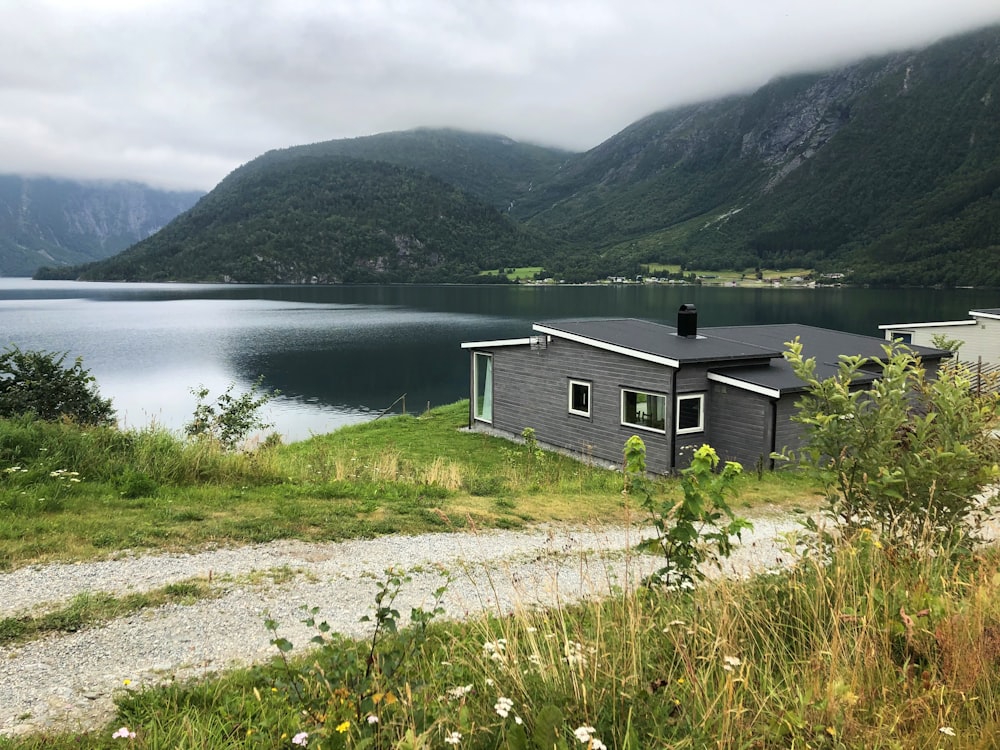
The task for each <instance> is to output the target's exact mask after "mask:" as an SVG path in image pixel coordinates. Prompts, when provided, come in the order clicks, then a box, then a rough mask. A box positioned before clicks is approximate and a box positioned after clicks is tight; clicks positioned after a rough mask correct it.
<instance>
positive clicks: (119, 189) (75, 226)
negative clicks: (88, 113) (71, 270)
mask: <svg viewBox="0 0 1000 750" xmlns="http://www.w3.org/2000/svg"><path fill="white" fill-rule="evenodd" d="M201 195H202V194H201V193H195V192H168V191H163V190H154V189H153V188H149V187H146V186H145V185H140V184H137V183H134V182H108V183H103V182H74V181H70V180H57V179H51V178H45V177H39V178H29V177H20V176H16V175H0V276H30V275H31V274H33V273H34V272H35V270H36V269H37V268H38V267H39V266H44V265H49V266H68V265H73V264H79V263H84V262H87V261H92V260H97V259H100V258H107V257H109V256H111V255H114V254H115V253H119V252H121V251H122V250H124V249H125V248H127V247H128V246H129V245H132V244H133V243H135V242H137V241H138V240H141V239H144V238H146V237H148V236H149V235H151V234H152V233H153V232H155V231H156V230H157V229H159V228H160V227H162V226H164V225H165V224H167V223H168V222H169V221H170V220H171V219H173V218H174V217H175V216H177V215H178V214H180V213H182V212H183V211H186V210H187V209H189V208H190V207H191V206H193V205H194V203H195V201H197V200H198V198H199V197H201Z"/></svg>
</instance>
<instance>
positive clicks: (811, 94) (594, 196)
mask: <svg viewBox="0 0 1000 750" xmlns="http://www.w3.org/2000/svg"><path fill="white" fill-rule="evenodd" d="M998 123H1000V27H994V28H989V29H985V30H982V31H979V32H976V33H974V34H967V35H965V36H963V37H959V38H955V39H949V40H945V41H943V42H941V43H939V44H936V45H934V46H932V47H929V48H927V49H925V50H919V51H912V52H905V53H897V54H893V55H888V56H884V57H880V58H876V59H870V60H865V61H862V62H859V63H856V64H854V65H850V66H847V67H844V68H841V69H838V70H835V71H829V72H814V73H808V74H802V75H797V76H791V77H787V78H782V79H779V80H776V81H773V82H771V83H769V84H767V85H766V86H763V87H761V88H760V89H759V90H757V91H755V92H753V93H751V94H747V95H739V96H730V97H726V98H724V99H720V100H717V101H711V102H704V103H700V104H692V105H689V106H684V107H679V108H676V109H672V110H669V111H665V112H660V113H656V114H653V115H650V116H648V117H646V118H644V119H642V120H640V121H638V122H636V123H634V124H633V125H631V126H629V127H628V128H626V129H625V130H623V131H622V132H621V133H618V134H617V135H615V136H613V137H611V138H609V139H608V140H607V141H605V142H604V143H602V144H600V145H598V146H597V147H595V148H594V149H592V150H590V151H588V152H586V153H583V154H570V153H567V152H563V151H558V150H555V149H547V148H542V147H538V146H530V145H524V144H518V143H516V142H514V141H511V140H510V139H507V138H503V137H501V136H493V135H478V134H471V133H462V132H459V131H455V130H416V131H410V132H406V133H386V134H382V135H378V136H370V137H367V138H356V139H349V140H340V141H330V142H327V143H317V144H311V145H308V146H298V147H294V148H288V149H282V150H276V151H270V152H268V153H266V154H264V155H262V156H261V157H258V158H257V159H255V160H253V161H251V162H250V163H248V164H246V165H244V166H243V167H241V168H240V169H238V170H236V171H235V172H234V173H233V174H232V175H230V176H229V177H228V178H227V179H226V180H224V181H223V182H222V183H220V185H219V186H218V187H217V188H216V189H215V190H214V191H213V192H212V193H211V194H210V195H209V196H208V197H207V198H206V199H204V200H203V201H202V202H201V203H200V204H199V205H198V206H197V207H196V208H195V209H193V210H192V211H191V212H189V213H188V214H186V215H184V216H182V217H180V218H179V219H178V220H177V221H176V222H174V224H172V225H171V226H170V227H168V228H167V229H165V230H164V231H162V232H160V233H159V234H158V235H156V236H155V237H153V238H150V239H149V240H147V241H144V242H143V243H140V244H139V245H137V246H136V247H135V248H133V249H131V250H130V251H129V252H128V253H127V254H125V255H123V256H122V257H121V258H117V259H115V260H114V261H112V262H107V263H98V264H92V265H91V266H89V267H87V268H86V269H80V268H75V269H70V270H69V271H65V272H62V273H65V274H67V275H69V276H76V275H81V274H82V276H83V277H84V278H95V279H97V278H134V279H167V278H169V279H199V280H223V279H229V280H236V281H251V280H254V281H260V280H272V281H274V280H281V281H297V282H310V281H311V282H320V283H324V282H331V283H332V282H340V281H449V280H456V279H465V278H470V277H471V276H472V275H473V274H475V273H476V272H477V271H482V270H488V269H495V268H498V267H501V266H510V265H520V264H522V263H523V264H529V265H540V266H543V267H544V270H543V273H544V274H545V275H552V276H556V277H558V278H562V279H566V280H571V281H585V280H592V279H599V278H602V277H604V276H606V275H609V274H615V275H632V274H634V273H636V272H637V270H638V269H639V267H640V264H641V263H652V262H656V263H682V264H685V265H687V266H688V267H697V268H736V269H738V270H742V269H747V268H751V269H752V268H755V267H791V266H805V267H813V268H817V269H818V270H820V271H839V272H842V273H845V274H847V275H848V280H850V281H854V282H858V283H875V284H886V285H900V284H904V285H905V284H922V285H926V284H946V285H978V286H998V287H1000V263H998V262H997V256H998V254H1000V127H998ZM390 165H392V166H390ZM473 196H475V197H473ZM498 211H499V212H502V213H503V214H504V216H501V215H500V213H498ZM514 222H520V224H519V225H516V224H515V223H514Z"/></svg>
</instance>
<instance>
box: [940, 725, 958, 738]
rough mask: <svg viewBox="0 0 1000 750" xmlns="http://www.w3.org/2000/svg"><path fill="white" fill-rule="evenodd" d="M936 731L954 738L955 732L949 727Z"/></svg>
mask: <svg viewBox="0 0 1000 750" xmlns="http://www.w3.org/2000/svg"><path fill="white" fill-rule="evenodd" d="M938 731H939V732H940V733H941V734H945V735H948V736H949V737H954V736H955V730H954V729H952V728H951V727H941V728H940V729H938Z"/></svg>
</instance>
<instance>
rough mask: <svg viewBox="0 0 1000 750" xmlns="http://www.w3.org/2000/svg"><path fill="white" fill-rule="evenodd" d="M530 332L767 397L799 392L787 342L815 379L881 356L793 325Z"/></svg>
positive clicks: (549, 326) (874, 346) (590, 326)
mask: <svg viewBox="0 0 1000 750" xmlns="http://www.w3.org/2000/svg"><path fill="white" fill-rule="evenodd" d="M534 330H535V331H537V332H539V333H544V334H549V335H554V336H562V337H565V338H569V339H571V340H574V341H579V342H581V343H585V344H588V345H590V346H596V347H598V348H602V349H607V350H609V351H616V352H618V353H620V354H625V355H627V356H633V357H636V358H638V359H645V360H649V361H653V362H659V363H661V364H666V365H668V366H671V367H679V366H680V365H682V364H708V365H709V366H710V374H709V379H710V380H714V381H716V382H720V383H727V384H729V385H733V386H735V387H738V388H743V389H745V390H750V391H754V392H757V393H762V394H764V395H767V396H771V397H778V396H780V395H781V394H783V393H793V392H795V391H801V390H804V389H805V385H804V384H803V382H802V381H801V380H800V379H799V378H798V376H797V375H796V374H795V373H794V372H793V371H792V367H791V365H790V364H789V363H788V362H787V361H785V359H784V357H782V353H783V352H784V351H785V350H786V349H787V348H788V347H787V346H786V343H787V342H789V341H792V340H794V339H796V338H798V339H799V340H800V341H801V342H802V354H803V356H805V357H813V358H815V360H816V375H817V377H820V378H827V377H830V376H832V375H834V374H836V372H837V368H838V366H839V364H840V355H842V354H846V355H860V356H863V357H885V348H884V347H885V346H886V341H885V340H884V339H881V338H876V337H874V336H862V335H860V334H856V333H845V332H844V331H834V330H831V329H829V328H817V327H815V326H807V325H801V324H797V323H786V324H780V325H758V326H718V327H712V328H702V329H700V330H699V331H698V336H697V337H696V338H685V337H680V336H677V329H676V328H674V327H672V326H668V325H663V324H661V323H652V322H650V321H646V320H637V319H634V318H615V319H591V320H558V321H544V322H541V323H537V324H535V326H534ZM910 348H911V349H912V350H913V351H914V352H915V353H916V354H919V355H920V356H921V357H922V358H924V359H926V360H939V359H942V358H944V357H948V356H951V355H950V352H946V351H943V350H941V349H932V348H931V347H926V346H912V347H910ZM761 360H767V362H766V363H764V362H762V361H761ZM876 377H877V373H867V372H861V373H858V376H857V378H856V382H858V383H865V382H870V381H872V380H874V379H875V378H876Z"/></svg>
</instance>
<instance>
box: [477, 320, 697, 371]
mask: <svg viewBox="0 0 1000 750" xmlns="http://www.w3.org/2000/svg"><path fill="white" fill-rule="evenodd" d="M531 330H533V331H538V333H544V334H546V335H547V336H554V337H556V338H560V339H566V340H567V341H575V342H576V343H578V344H586V345H587V346H592V347H594V348H595V349H603V350H604V351H607V352H614V353H615V354H623V355H625V356H626V357H632V358H634V359H641V360H645V361H646V362H654V363H656V364H658V365H666V366H667V367H673V368H674V369H675V370H676V369H677V368H679V367H680V366H681V363H680V362H679V361H678V360H676V359H672V358H670V357H662V356H660V355H658V354H650V353H649V352H641V351H638V350H637V349H629V348H628V347H625V346H618V345H617V344H609V343H608V342H606V341H600V340H598V339H592V338H588V337H587V336H581V335H580V334H577V333H568V332H566V331H560V330H559V329H557V328H549V327H548V326H543V325H539V324H538V323H535V325H533V326H532V327H531ZM463 346H464V344H463Z"/></svg>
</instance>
